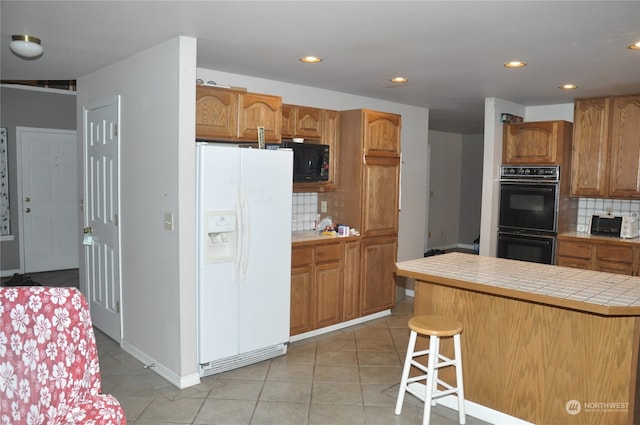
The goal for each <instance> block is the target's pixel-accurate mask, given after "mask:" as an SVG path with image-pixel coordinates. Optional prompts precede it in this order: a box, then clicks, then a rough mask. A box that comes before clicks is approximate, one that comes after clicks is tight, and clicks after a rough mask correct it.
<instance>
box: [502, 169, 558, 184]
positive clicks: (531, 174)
mask: <svg viewBox="0 0 640 425" xmlns="http://www.w3.org/2000/svg"><path fill="white" fill-rule="evenodd" d="M500 180H535V181H541V180H543V181H559V180H560V166H559V165H501V166H500Z"/></svg>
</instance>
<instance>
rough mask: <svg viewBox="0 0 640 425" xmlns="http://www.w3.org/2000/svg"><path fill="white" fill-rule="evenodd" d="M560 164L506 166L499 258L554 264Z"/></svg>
mask: <svg viewBox="0 0 640 425" xmlns="http://www.w3.org/2000/svg"><path fill="white" fill-rule="evenodd" d="M559 191H560V166H559V165H544V166H540V165H523V166H514V165H502V166H501V167H500V213H499V218H498V253H497V254H498V257H499V258H509V259H513V260H524V261H531V262H536V263H544V264H554V263H555V253H556V235H557V231H558V202H559Z"/></svg>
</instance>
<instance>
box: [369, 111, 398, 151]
mask: <svg viewBox="0 0 640 425" xmlns="http://www.w3.org/2000/svg"><path fill="white" fill-rule="evenodd" d="M364 121H365V123H364V137H363V141H364V154H365V155H380V154H382V155H389V154H390V155H392V156H396V155H400V115H395V114H387V113H385V112H376V111H369V110H367V111H364Z"/></svg>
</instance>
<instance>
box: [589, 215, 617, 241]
mask: <svg viewBox="0 0 640 425" xmlns="http://www.w3.org/2000/svg"><path fill="white" fill-rule="evenodd" d="M621 228H622V217H620V216H614V215H596V214H594V215H592V216H591V229H590V231H589V233H590V234H592V235H596V236H612V237H614V238H619V237H620V229H621Z"/></svg>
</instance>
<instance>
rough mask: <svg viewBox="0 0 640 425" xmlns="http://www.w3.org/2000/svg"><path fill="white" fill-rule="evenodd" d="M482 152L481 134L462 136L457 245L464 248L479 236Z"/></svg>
mask: <svg viewBox="0 0 640 425" xmlns="http://www.w3.org/2000/svg"><path fill="white" fill-rule="evenodd" d="M483 152H484V138H483V135H482V134H465V135H463V136H462V158H461V161H460V162H461V167H460V168H461V176H462V178H461V180H460V212H459V214H458V216H459V231H458V245H459V246H460V245H461V246H463V247H466V248H469V247H473V241H474V240H476V239H477V238H478V236H480V216H481V212H482V166H483V164H482V155H483Z"/></svg>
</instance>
